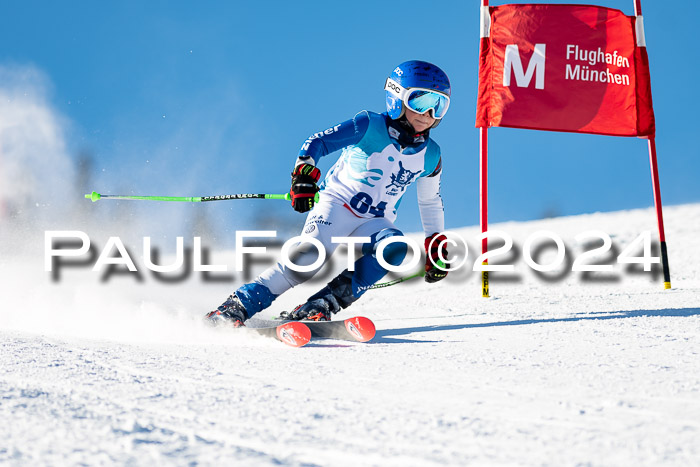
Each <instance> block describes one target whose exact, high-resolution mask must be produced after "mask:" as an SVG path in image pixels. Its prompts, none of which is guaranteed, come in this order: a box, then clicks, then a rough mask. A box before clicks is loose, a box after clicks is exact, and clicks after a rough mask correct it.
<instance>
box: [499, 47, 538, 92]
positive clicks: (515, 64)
mask: <svg viewBox="0 0 700 467" xmlns="http://www.w3.org/2000/svg"><path fill="white" fill-rule="evenodd" d="M544 51H545V44H535V51H534V52H533V54H532V58H530V63H529V64H528V65H527V72H525V71H523V63H522V62H521V61H520V51H519V50H518V46H517V45H515V44H511V45H507V46H506V58H505V61H504V62H503V86H510V75H511V70H513V72H514V73H515V82H516V83H517V85H518V87H520V88H526V87H528V86H529V85H530V81H531V80H532V75H535V89H544V59H545V54H544Z"/></svg>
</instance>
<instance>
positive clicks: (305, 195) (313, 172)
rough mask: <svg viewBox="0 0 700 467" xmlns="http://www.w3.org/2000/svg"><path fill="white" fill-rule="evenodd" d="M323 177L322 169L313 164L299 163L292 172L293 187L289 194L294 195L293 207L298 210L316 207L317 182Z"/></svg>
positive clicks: (304, 210)
mask: <svg viewBox="0 0 700 467" xmlns="http://www.w3.org/2000/svg"><path fill="white" fill-rule="evenodd" d="M319 178H321V171H320V170H318V169H317V168H316V167H314V166H313V165H311V164H299V165H297V166H296V167H294V171H293V172H292V188H291V190H289V194H290V195H291V196H292V207H293V208H294V210H295V211H297V212H306V211H309V210H310V209H311V208H312V207H314V203H315V202H316V201H315V197H316V193H317V192H318V186H317V185H316V182H318V179H319Z"/></svg>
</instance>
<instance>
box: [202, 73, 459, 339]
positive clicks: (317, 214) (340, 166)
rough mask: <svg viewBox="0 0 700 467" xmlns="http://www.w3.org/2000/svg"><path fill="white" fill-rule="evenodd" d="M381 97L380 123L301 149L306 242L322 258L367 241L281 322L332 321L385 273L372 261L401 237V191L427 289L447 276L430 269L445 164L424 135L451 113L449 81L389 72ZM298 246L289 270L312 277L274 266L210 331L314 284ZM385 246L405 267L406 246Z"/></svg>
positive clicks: (438, 237) (306, 253)
mask: <svg viewBox="0 0 700 467" xmlns="http://www.w3.org/2000/svg"><path fill="white" fill-rule="evenodd" d="M385 91H386V108H387V111H386V112H385V113H381V114H379V113H375V112H370V111H366V110H363V111H361V112H359V113H358V114H356V115H355V116H354V117H353V118H352V119H351V120H347V121H345V122H343V123H340V124H339V125H335V126H333V127H330V128H328V129H326V130H324V131H320V132H318V133H315V134H313V135H311V136H310V137H309V138H308V139H307V140H306V141H305V142H304V143H303V145H302V147H301V150H300V152H299V155H298V157H297V160H296V164H295V167H294V170H293V172H292V186H291V190H290V194H291V197H292V206H293V208H294V209H295V210H296V211H299V212H307V211H310V212H309V214H308V217H307V219H306V223H305V225H304V228H303V229H302V236H303V237H304V238H308V239H315V240H317V241H319V242H320V243H321V244H322V245H323V247H324V248H325V251H326V253H327V257H329V256H330V255H331V254H332V253H333V251H334V249H335V248H336V247H337V246H338V243H335V242H332V241H331V238H332V237H364V238H365V239H366V240H369V241H368V242H365V243H363V245H362V253H363V256H362V257H360V258H359V259H358V260H357V261H356V262H355V264H354V270H353V271H350V270H348V269H346V270H345V271H343V272H342V273H340V274H339V275H338V276H337V277H335V278H334V279H333V280H331V281H330V282H329V283H328V284H327V285H326V286H325V287H324V288H323V289H321V290H320V291H319V292H317V293H315V294H314V295H312V296H311V297H309V299H308V301H307V302H306V303H304V304H302V305H300V306H298V307H297V308H295V309H294V310H293V311H292V312H290V313H286V314H285V315H284V317H285V318H287V319H296V320H300V319H312V320H330V319H331V316H332V314H333V313H337V312H339V311H340V310H342V309H344V308H346V307H348V306H349V305H350V304H352V303H353V302H355V301H356V300H357V299H358V298H360V297H361V296H362V294H363V293H364V292H365V291H366V290H368V289H369V288H370V287H371V286H372V285H373V284H374V283H376V282H377V281H378V280H380V279H381V278H382V277H383V276H384V275H385V274H386V273H387V270H386V269H385V268H384V267H382V266H381V264H380V262H379V260H378V259H377V252H378V244H379V243H380V242H381V241H382V240H385V239H390V238H391V237H395V236H401V235H403V234H402V233H401V231H400V230H398V229H397V228H396V227H395V226H394V220H395V219H396V212H397V210H398V208H399V205H400V203H401V199H402V197H403V195H404V193H405V192H406V188H408V186H410V185H411V184H413V183H415V184H416V186H417V193H418V204H419V209H420V214H421V221H422V223H423V229H424V231H425V234H426V240H425V248H426V253H427V254H426V265H425V271H426V273H425V279H426V281H428V282H436V281H439V280H441V279H443V278H444V277H445V276H446V275H447V270H446V268H444V267H438V266H436V264H437V260H438V258H439V257H440V256H441V257H442V258H446V257H447V251H446V247H445V245H446V242H445V241H444V240H445V237H444V235H442V233H441V232H443V230H444V209H443V203H442V198H441V196H440V178H441V172H442V158H441V154H440V147H439V146H438V145H437V143H435V141H433V140H432V139H431V138H430V136H429V134H430V130H431V129H432V128H435V127H436V126H438V124H439V123H440V121H441V119H442V118H443V117H444V116H445V113H446V112H447V109H448V107H449V103H450V82H449V79H448V78H447V75H446V74H445V73H444V72H443V71H442V70H441V69H440V68H438V67H437V66H435V65H432V64H430V63H427V62H423V61H417V60H412V61H408V62H404V63H402V64H401V65H399V66H398V67H396V68H395V69H394V71H393V72H392V73H391V75H390V76H389V78H387V80H386V83H385ZM338 150H342V152H341V156H340V158H339V159H338V161H337V162H336V163H335V164H334V165H333V167H332V168H331V169H330V171H329V172H328V174H327V175H326V177H325V179H324V180H323V182H322V183H320V185H317V184H318V182H319V180H320V177H321V172H320V170H319V169H318V168H317V167H316V164H317V163H318V162H319V160H320V159H321V158H322V157H325V156H327V155H328V154H330V153H333V152H335V151H338ZM317 192H320V194H319V199H318V202H315V197H316V194H317ZM304 245H306V246H307V248H306V249H304V248H301V247H300V248H299V250H298V251H297V253H298V254H297V256H296V257H295V258H294V264H296V265H299V266H309V267H310V268H311V270H309V271H306V272H299V271H296V270H293V269H291V268H290V267H288V266H287V265H285V264H283V263H282V262H280V263H278V264H277V265H275V266H273V267H271V268H269V269H268V270H266V271H264V272H263V273H262V274H261V275H260V276H258V277H257V278H256V279H255V280H254V281H253V282H251V283H249V284H245V285H243V286H241V287H239V288H238V289H237V290H236V291H235V292H234V293H233V294H232V295H231V296H230V297H229V298H228V299H227V300H226V301H225V302H224V303H223V304H222V305H221V306H219V307H218V308H217V309H215V310H214V311H212V312H210V313H208V314H207V318H208V319H209V320H211V322H213V323H215V324H219V323H223V322H226V323H231V324H233V325H234V326H240V325H243V323H244V322H245V321H246V320H247V319H249V318H250V317H252V316H253V315H254V314H255V313H258V312H259V311H261V310H264V309H265V308H267V307H268V306H270V304H271V303H272V301H273V300H275V299H276V298H277V297H279V296H280V295H281V294H282V293H284V292H286V291H287V290H289V289H290V288H292V287H294V286H296V285H298V284H300V283H302V282H304V281H306V280H308V279H309V278H311V277H312V276H313V275H314V274H315V273H316V272H318V271H319V270H320V269H321V268H322V266H323V265H322V264H321V265H320V266H318V267H311V265H313V264H316V263H317V261H316V260H317V257H318V251H317V250H316V248H315V247H313V246H309V245H308V244H307V243H304ZM384 246H385V247H384V248H383V255H382V256H383V258H384V260H385V261H386V263H388V264H391V265H394V266H398V265H399V264H401V263H402V262H403V260H404V258H405V256H406V253H407V246H406V243H405V242H401V241H399V242H389V243H388V244H385V245H384ZM438 255H440V256H438Z"/></svg>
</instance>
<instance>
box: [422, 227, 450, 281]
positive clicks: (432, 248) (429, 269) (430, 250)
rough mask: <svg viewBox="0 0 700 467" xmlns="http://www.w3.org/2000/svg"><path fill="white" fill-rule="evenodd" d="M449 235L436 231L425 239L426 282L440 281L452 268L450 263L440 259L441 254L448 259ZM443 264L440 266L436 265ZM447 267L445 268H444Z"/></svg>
mask: <svg viewBox="0 0 700 467" xmlns="http://www.w3.org/2000/svg"><path fill="white" fill-rule="evenodd" d="M445 240H447V237H445V236H444V235H442V234H438V233H434V234H432V235H431V236H430V237H427V238H426V239H425V282H430V283H431V284H432V283H433V282H437V281H440V280H442V279H444V278H445V277H446V276H447V271H446V269H449V268H450V265H449V264H445V263H443V262H442V261H440V257H439V256H438V252H439V253H440V256H442V257H443V258H444V259H447V242H446V241H445ZM437 264H439V265H440V266H442V269H441V268H438V267H437V266H436V265H437ZM443 269H445V270H443Z"/></svg>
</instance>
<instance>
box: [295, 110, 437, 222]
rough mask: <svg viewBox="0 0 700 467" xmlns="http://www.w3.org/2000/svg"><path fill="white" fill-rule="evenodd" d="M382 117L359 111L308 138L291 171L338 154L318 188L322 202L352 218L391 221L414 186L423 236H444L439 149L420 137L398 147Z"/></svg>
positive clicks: (394, 134)
mask: <svg viewBox="0 0 700 467" xmlns="http://www.w3.org/2000/svg"><path fill="white" fill-rule="evenodd" d="M388 119H389V117H388V115H386V114H385V113H382V114H378V113H375V112H369V111H367V110H363V111H361V112H359V113H358V114H357V115H355V117H353V118H352V119H351V120H347V121H345V122H343V123H341V124H339V125H335V126H333V127H331V128H328V129H327V130H324V131H320V132H318V133H314V134H313V135H311V136H310V137H309V138H308V139H307V140H306V141H305V142H304V144H303V145H302V147H301V150H300V152H299V157H298V158H297V165H299V164H302V163H305V164H312V165H316V164H317V163H318V161H319V159H321V157H323V156H325V155H327V154H330V153H332V152H334V151H337V150H340V149H342V154H341V157H340V158H339V159H338V161H337V162H336V163H335V164H334V165H333V167H332V168H331V169H330V171H329V172H328V174H327V175H326V178H325V180H324V181H323V182H322V183H321V185H320V188H321V190H322V196H330V197H331V198H334V199H335V200H336V201H338V202H340V203H341V204H344V205H345V206H346V207H347V208H348V209H350V210H351V211H352V212H353V213H354V214H355V215H356V216H358V217H364V218H371V217H385V218H387V219H388V220H390V221H392V222H393V221H394V220H395V219H396V211H397V209H398V207H399V204H401V199H402V197H403V195H404V194H405V192H406V189H407V188H408V187H409V186H410V185H412V184H413V183H414V182H415V183H416V188H417V192H418V204H419V208H420V215H421V220H422V222H423V230H424V231H425V234H426V236H428V235H432V234H434V233H436V232H442V231H444V226H445V221H444V208H443V203H442V197H441V196H440V177H441V172H442V161H441V157H440V146H438V145H437V143H436V142H435V141H433V140H432V138H427V140H425V139H424V138H423V137H420V138H419V139H418V140H416V141H415V144H413V145H410V146H408V147H401V146H400V145H399V131H398V130H397V129H395V128H394V127H392V126H389V125H388Z"/></svg>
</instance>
